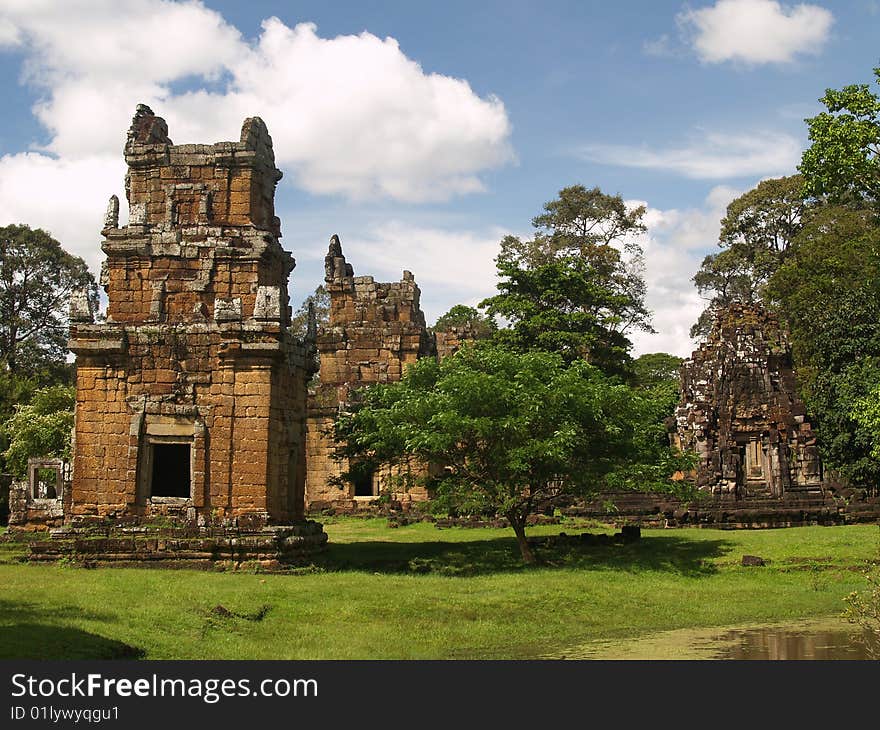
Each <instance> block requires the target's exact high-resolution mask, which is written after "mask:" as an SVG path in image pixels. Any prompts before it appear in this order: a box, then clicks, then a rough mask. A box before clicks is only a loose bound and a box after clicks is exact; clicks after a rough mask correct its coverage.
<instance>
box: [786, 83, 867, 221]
mask: <svg viewBox="0 0 880 730" xmlns="http://www.w3.org/2000/svg"><path fill="white" fill-rule="evenodd" d="M874 76H875V77H876V81H877V83H880V68H875V69H874ZM820 101H821V102H822V103H823V104H824V105H825V108H826V111H824V112H821V113H820V114H817V115H816V116H815V117H812V118H810V119H807V120H806V121H807V126H808V128H809V135H810V142H811V145H810V147H809V148H808V149H807V150H806V151H805V152H804V155H803V159H802V160H801V164H800V167H799V169H800V171H801V172H802V173H803V175H804V177H805V180H806V189H807V190H808V191H809V192H810V193H811V194H813V195H829V196H831V197H832V198H835V199H837V200H838V201H839V200H846V199H848V198H851V197H857V198H862V199H865V200H868V201H871V202H873V203H874V204H875V205H876V204H877V203H878V202H880V98H878V96H877V95H876V94H874V93H872V92H871V90H870V88H869V86H868V85H867V84H852V85H850V86H845V87H844V88H843V89H827V90H826V91H825V96H823V97H822V98H821V99H820Z"/></svg>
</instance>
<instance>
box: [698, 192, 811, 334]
mask: <svg viewBox="0 0 880 730" xmlns="http://www.w3.org/2000/svg"><path fill="white" fill-rule="evenodd" d="M813 205H814V201H813V200H812V199H810V198H807V197H806V196H805V194H804V180H803V178H802V177H801V176H800V175H791V176H789V177H781V178H775V179H772V180H764V181H762V182H760V183H759V184H758V185H757V186H756V187H755V188H754V189H752V190H749V191H748V192H747V193H744V194H743V195H741V196H739V197H738V198H736V199H735V200H733V201H732V202H731V203H730V205H728V206H727V212H726V215H725V216H724V218H723V219H722V220H721V232H720V235H719V239H718V246H719V247H720V248H721V251H719V252H718V253H714V254H709V255H708V256H706V257H705V258H704V259H703V263H702V264H701V266H700V270H699V271H698V272H697V273H696V274H695V275H694V283H695V284H696V285H697V289H698V290H699V292H700V294H701V295H703V297H704V298H706V299H707V300H709V302H710V304H709V306H708V307H707V309H706V310H705V311H704V312H703V313H702V314H701V316H700V318H699V319H698V321H697V322H696V324H695V325H694V326H693V327H692V328H691V336H692V337H697V336H700V335H705V334H706V333H707V332H708V330H709V329H710V328H711V323H712V319H713V318H712V309H713V308H715V307H719V306H721V307H723V306H727V305H728V304H730V303H731V302H734V301H744V302H750V301H756V300H760V299H762V298H763V296H762V295H763V287H764V286H765V285H766V283H767V281H768V280H769V279H770V277H771V276H772V275H773V273H774V272H775V271H776V270H777V269H778V268H779V267H780V266H781V265H782V264H783V263H784V262H785V261H786V259H787V258H788V256H789V254H790V252H791V247H792V243H793V241H794V240H795V237H796V236H797V234H798V232H799V231H800V230H801V228H802V227H803V225H804V221H805V219H806V216H807V215H808V212H809V210H810V209H811V207H812V206H813Z"/></svg>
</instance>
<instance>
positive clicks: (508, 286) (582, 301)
mask: <svg viewBox="0 0 880 730" xmlns="http://www.w3.org/2000/svg"><path fill="white" fill-rule="evenodd" d="M644 213H645V208H644V207H643V206H642V207H638V208H635V209H631V208H628V207H627V206H626V204H625V203H624V201H623V199H622V198H621V197H620V196H619V195H606V194H605V193H603V192H602V191H601V190H599V189H598V188H592V189H590V190H588V189H587V188H585V187H583V186H582V185H575V186H572V187H568V188H564V189H563V190H561V191H560V192H559V197H558V198H557V199H556V200H553V201H550V202H548V203H547V204H546V205H545V206H544V213H542V214H541V215H539V216H537V217H536V218H534V220H533V221H532V223H533V225H534V227H535V229H536V233H535V236H534V237H533V238H532V239H528V240H521V239H519V238H517V237H516V236H506V237H505V238H504V240H502V242H501V252H500V253H499V255H498V257H497V258H496V259H495V262H496V266H497V270H498V275H499V278H500V282H499V283H498V290H499V294H496V295H495V296H493V297H490V298H488V299H486V300H485V301H483V302H482V303H481V306H483V307H486V309H487V311H488V312H489V314H491V315H494V316H499V317H501V318H503V319H504V320H506V321H507V322H509V323H510V328H509V329H507V330H502V331H500V332H499V334H498V339H499V341H501V342H503V343H504V344H506V345H507V346H508V347H511V348H514V349H517V350H519V351H521V352H526V351H530V350H541V351H549V352H556V353H558V354H559V355H560V356H561V357H562V358H563V359H564V360H565V361H566V362H573V361H574V360H577V359H586V360H587V361H589V362H591V363H593V364H594V365H596V366H597V367H599V368H600V369H602V370H603V371H604V372H606V373H623V372H626V371H627V367H628V365H629V361H630V357H629V350H630V349H631V346H632V344H631V342H630V341H629V339H628V338H627V336H626V335H627V333H628V332H629V331H631V330H633V329H641V330H643V331H647V332H653V329H652V328H651V325H650V312H649V311H648V309H647V307H646V305H645V282H644V278H643V276H642V272H643V269H644V264H643V258H642V250H641V248H640V247H639V246H638V244H637V243H636V242H635V240H634V238H635V236H637V235H638V234H640V233H642V232H644V230H645V226H644V224H643V223H642V217H643V216H644Z"/></svg>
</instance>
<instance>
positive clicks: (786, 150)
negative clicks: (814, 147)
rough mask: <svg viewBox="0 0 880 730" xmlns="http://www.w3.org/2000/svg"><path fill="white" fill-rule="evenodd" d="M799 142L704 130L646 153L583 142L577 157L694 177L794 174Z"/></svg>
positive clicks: (775, 135) (790, 138)
mask: <svg viewBox="0 0 880 730" xmlns="http://www.w3.org/2000/svg"><path fill="white" fill-rule="evenodd" d="M801 151H802V147H801V143H800V142H799V141H798V139H797V138H795V137H793V136H791V135H788V134H782V133H779V132H768V131H758V130H756V131H752V132H749V133H732V134H731V133H724V132H703V133H701V134H700V136H699V137H695V138H693V139H691V140H690V142H689V143H688V144H686V145H684V146H681V147H672V148H668V149H649V148H646V147H634V146H629V145H603V144H587V145H582V146H581V147H580V148H578V149H576V150H575V154H577V155H578V156H580V157H582V158H583V159H585V160H588V161H590V162H599V163H602V164H606V165H622V166H624V167H640V168H646V169H655V170H664V171H667V172H674V173H678V174H680V175H684V176H685V177H690V178H696V179H723V178H736V177H756V176H762V175H780V174H793V172H794V170H795V168H796V167H797V164H798V163H799V162H800V158H801Z"/></svg>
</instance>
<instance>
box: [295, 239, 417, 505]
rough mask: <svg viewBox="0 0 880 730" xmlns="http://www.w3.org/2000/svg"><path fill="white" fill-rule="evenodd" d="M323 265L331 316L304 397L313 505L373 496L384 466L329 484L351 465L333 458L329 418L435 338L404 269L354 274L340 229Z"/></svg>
mask: <svg viewBox="0 0 880 730" xmlns="http://www.w3.org/2000/svg"><path fill="white" fill-rule="evenodd" d="M324 272H325V279H324V280H325V282H326V289H327V292H328V293H329V295H330V317H329V322H328V323H327V325H326V326H324V327H322V328H321V330H320V331H319V332H318V333H317V339H316V342H317V348H318V354H319V357H320V381H319V382H318V384H317V385H316V387H315V388H314V389H313V392H312V393H311V394H310V396H309V404H308V428H307V447H306V454H307V461H306V463H307V468H308V472H307V477H306V502H307V505H308V507H310V508H312V509H318V508H321V507H325V506H330V505H333V506H336V507H342V508H353V507H354V506H355V505H356V503H357V501H358V500H364V501H369V500H372V499H374V498H375V497H376V496H378V494H379V491H380V489H381V488H382V487H383V484H384V483H385V480H387V478H388V477H389V476H390V474H383V473H375V474H374V473H371V472H370V473H368V472H364V473H363V474H359V475H358V478H357V479H356V480H355V483H354V484H348V485H343V486H341V487H340V486H339V485H337V484H334V482H333V480H334V479H336V478H338V477H339V475H340V474H341V473H342V472H343V471H346V470H347V469H348V467H349V465H348V464H346V463H343V462H339V461H335V460H334V459H333V458H332V453H333V448H334V443H333V438H332V427H333V421H334V419H335V418H336V415H337V414H338V412H339V410H340V408H344V407H345V405H346V404H347V403H349V402H350V400H351V397H352V392H353V390H354V389H355V388H358V387H362V386H367V385H373V384H375V383H392V382H395V381H398V380H400V378H401V377H402V375H403V371H404V368H405V367H406V366H407V365H409V364H410V363H413V362H415V361H416V360H417V359H419V358H420V357H424V356H426V355H432V354H433V352H434V348H433V339H432V338H431V337H429V335H428V330H427V327H426V326H425V315H424V314H423V313H422V310H421V308H420V306H419V297H420V295H421V293H420V291H419V287H418V286H417V285H416V282H415V280H414V278H413V275H412V274H411V273H410V272H409V271H404V272H403V278H402V279H401V280H400V281H399V282H394V283H379V282H376V281H374V279H373V277H372V276H355V275H354V270H353V268H352V266H351V264H349V263H347V262H346V260H345V256H344V255H343V253H342V245H341V243H340V241H339V237H338V236H333V237H332V238H331V239H330V248H329V250H328V252H327V256H326V257H325V259H324ZM399 496H400V497H402V498H404V499H407V500H409V499H424V498H426V496H427V495H426V494H425V493H424V490H421V489H412V490H410V491H409V492H407V493H406V494H405V495H403V494H402V495H399Z"/></svg>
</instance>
